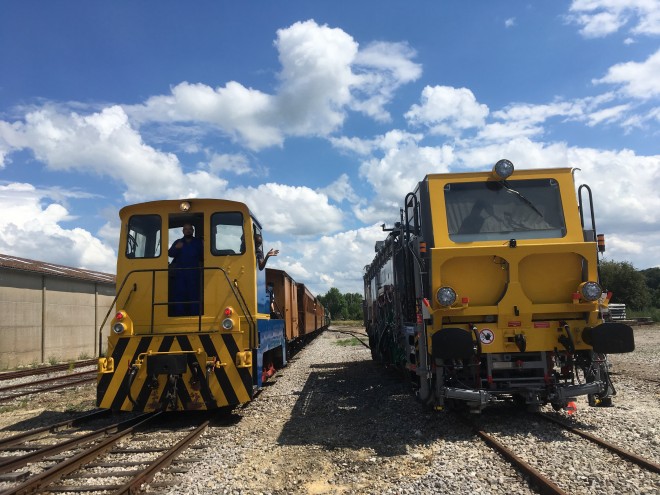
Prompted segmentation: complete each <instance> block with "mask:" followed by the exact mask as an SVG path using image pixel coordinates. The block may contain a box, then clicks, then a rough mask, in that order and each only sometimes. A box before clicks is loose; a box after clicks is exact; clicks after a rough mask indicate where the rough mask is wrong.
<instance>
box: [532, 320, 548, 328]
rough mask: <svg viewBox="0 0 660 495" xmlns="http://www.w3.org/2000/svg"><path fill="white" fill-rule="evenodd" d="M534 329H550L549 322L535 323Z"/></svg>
mask: <svg viewBox="0 0 660 495" xmlns="http://www.w3.org/2000/svg"><path fill="white" fill-rule="evenodd" d="M534 328H550V322H549V321H535V322H534Z"/></svg>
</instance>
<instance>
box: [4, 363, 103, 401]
mask: <svg viewBox="0 0 660 495" xmlns="http://www.w3.org/2000/svg"><path fill="white" fill-rule="evenodd" d="M97 373H98V372H97V371H96V370H91V371H82V372H79V373H69V374H66V375H59V376H54V377H50V378H43V379H41V380H32V381H29V382H24V383H17V384H13V385H6V386H4V387H0V403H3V402H9V401H12V400H15V399H20V398H22V397H25V396H27V395H33V394H39V393H44V392H52V391H54V390H59V389H62V388H67V387H73V386H76V385H83V384H86V383H91V382H93V381H95V380H96V376H97Z"/></svg>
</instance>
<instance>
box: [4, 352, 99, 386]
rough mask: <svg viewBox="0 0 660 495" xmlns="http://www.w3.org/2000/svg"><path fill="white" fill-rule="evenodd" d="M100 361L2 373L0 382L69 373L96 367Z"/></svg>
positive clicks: (76, 362) (88, 360)
mask: <svg viewBox="0 0 660 495" xmlns="http://www.w3.org/2000/svg"><path fill="white" fill-rule="evenodd" d="M97 364H98V359H96V358H94V359H85V360H83V361H75V362H72V363H64V364H55V365H53V366H43V367H40V368H29V369H23V370H17V371H4V372H2V373H0V382H4V381H9V380H15V379H17V378H24V377H26V376H38V375H47V374H49V373H57V372H59V371H67V370H72V369H75V368H85V367H87V366H96V365H97Z"/></svg>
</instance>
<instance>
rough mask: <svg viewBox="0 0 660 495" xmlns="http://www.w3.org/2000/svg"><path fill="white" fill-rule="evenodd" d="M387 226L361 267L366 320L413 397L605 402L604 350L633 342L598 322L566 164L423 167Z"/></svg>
mask: <svg viewBox="0 0 660 495" xmlns="http://www.w3.org/2000/svg"><path fill="white" fill-rule="evenodd" d="M583 196H585V197H586V198H587V200H588V201H583ZM585 214H589V216H590V220H591V223H590V224H589V218H586V225H585ZM387 230H388V231H389V232H390V233H389V235H388V236H387V238H386V239H385V240H384V241H380V242H378V243H377V244H376V253H377V254H376V257H375V259H374V261H373V262H372V263H371V264H370V265H369V266H367V267H366V271H365V276H364V282H365V325H366V328H367V332H368V334H369V339H370V343H371V349H372V355H373V357H374V359H376V360H378V361H383V362H386V363H389V364H394V365H398V366H401V367H405V368H407V369H408V370H409V371H410V374H411V376H412V378H413V381H414V383H415V384H416V386H417V389H418V390H417V393H418V397H419V398H420V399H421V400H422V401H424V402H425V403H428V404H431V405H433V406H435V407H436V408H438V409H442V408H444V407H445V406H448V405H452V406H453V405H466V406H468V407H469V408H470V409H471V410H472V411H480V410H482V409H483V408H484V407H486V406H487V405H488V404H490V403H492V402H495V401H498V400H507V399H511V400H514V401H516V402H519V403H521V404H526V405H527V406H528V407H530V408H532V409H534V408H538V407H539V406H540V405H543V404H547V403H551V404H552V405H553V406H554V407H556V408H562V407H566V405H567V404H568V403H569V402H570V401H572V400H573V399H574V398H575V397H577V396H580V395H586V396H588V398H589V403H590V404H591V405H608V404H611V396H612V395H614V393H615V390H614V386H613V384H612V382H611V379H610V376H609V372H608V364H607V357H606V355H607V354H610V353H620V352H630V351H632V350H634V339H633V333H632V329H631V328H630V327H629V326H627V325H624V324H621V323H612V322H604V321H603V317H602V315H603V309H604V308H605V307H606V305H607V302H608V301H609V297H610V296H611V295H610V296H608V295H607V293H606V292H603V290H602V288H601V286H600V284H599V274H598V263H599V259H598V253H599V251H603V250H604V247H605V246H604V238H603V236H601V235H597V234H596V231H595V220H594V215H593V202H592V197H591V190H590V189H589V188H588V186H586V185H582V186H580V188H579V189H578V191H577V192H576V189H575V185H574V179H573V170H572V169H570V168H560V169H535V170H515V171H514V167H513V164H512V163H511V162H510V161H508V160H500V161H499V162H497V164H496V165H495V166H494V168H493V170H492V171H490V172H474V173H472V172H470V173H453V174H434V175H428V176H427V177H425V178H424V180H423V181H422V182H420V183H419V184H418V187H417V188H416V189H415V191H414V192H412V193H409V194H408V195H407V196H406V198H405V203H404V207H403V208H402V209H401V215H400V221H398V222H396V223H395V225H394V227H393V228H391V229H387Z"/></svg>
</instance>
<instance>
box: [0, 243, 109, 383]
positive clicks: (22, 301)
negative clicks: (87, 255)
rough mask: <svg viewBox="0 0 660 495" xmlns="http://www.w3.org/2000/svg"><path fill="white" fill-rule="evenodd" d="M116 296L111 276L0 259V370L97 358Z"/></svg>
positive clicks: (19, 260) (5, 257) (27, 260)
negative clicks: (106, 319) (100, 333)
mask: <svg viewBox="0 0 660 495" xmlns="http://www.w3.org/2000/svg"><path fill="white" fill-rule="evenodd" d="M114 295H115V276H114V275H112V274H108V273H101V272H95V271H90V270H83V269H80V268H71V267H67V266H62V265H55V264H52V263H43V262H40V261H34V260H29V259H24V258H19V257H17V256H9V255H3V254H0V315H2V319H0V370H2V369H8V368H15V367H17V366H26V365H32V364H37V363H48V362H54V361H58V362H59V361H68V360H76V359H85V358H91V357H95V356H97V355H98V352H99V328H100V326H101V324H102V323H103V320H104V318H105V317H106V314H108V310H109V309H110V306H111V304H112V301H113V299H114ZM109 320H110V318H108V321H107V322H106V323H105V325H104V328H103V336H102V337H101V342H102V346H103V349H105V339H106V338H107V335H108V328H109V325H108V323H109Z"/></svg>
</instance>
